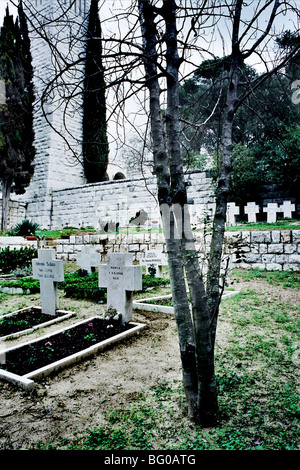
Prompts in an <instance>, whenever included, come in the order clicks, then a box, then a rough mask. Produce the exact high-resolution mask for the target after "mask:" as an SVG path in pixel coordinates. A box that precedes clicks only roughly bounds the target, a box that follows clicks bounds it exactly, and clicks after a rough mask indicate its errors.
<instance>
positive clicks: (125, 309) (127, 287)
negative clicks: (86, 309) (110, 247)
mask: <svg viewBox="0 0 300 470" xmlns="http://www.w3.org/2000/svg"><path fill="white" fill-rule="evenodd" d="M132 261H133V257H132V255H131V254H130V253H124V254H123V253H108V254H107V264H106V265H103V264H100V266H99V268H98V269H99V283H98V285H99V287H106V288H107V308H110V307H112V308H114V309H116V310H117V312H118V313H120V314H121V315H122V319H121V323H122V324H124V323H128V322H130V321H132V297H133V291H135V290H141V289H142V266H133V264H132Z"/></svg>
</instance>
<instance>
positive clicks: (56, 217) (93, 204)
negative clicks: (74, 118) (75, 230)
mask: <svg viewBox="0 0 300 470" xmlns="http://www.w3.org/2000/svg"><path fill="white" fill-rule="evenodd" d="M186 182H187V185H188V198H189V201H188V202H189V209H190V214H191V219H192V223H193V224H194V225H195V226H196V225H198V226H199V225H201V219H203V217H204V215H203V214H204V213H208V214H212V213H213V210H214V196H213V192H212V186H211V180H210V178H209V176H208V175H207V173H206V172H203V171H190V172H188V173H187V174H186ZM156 195H157V188H156V179H155V177H150V178H147V179H146V180H145V179H144V178H134V179H130V180H119V181H106V182H103V183H95V184H86V185H84V186H78V187H73V188H67V189H62V190H58V191H53V194H52V219H51V227H52V228H60V227H62V226H75V227H82V226H85V227H86V226H92V227H94V228H99V226H100V225H101V223H105V222H113V223H114V224H116V223H119V224H120V226H127V225H128V223H129V220H130V219H131V218H132V217H134V216H135V215H136V213H137V212H138V211H140V210H142V209H143V210H145V211H146V212H147V213H148V216H149V222H150V223H151V221H158V220H159V219H160V215H159V209H158V203H157V197H156Z"/></svg>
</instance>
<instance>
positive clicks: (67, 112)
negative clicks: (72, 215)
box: [22, 0, 90, 228]
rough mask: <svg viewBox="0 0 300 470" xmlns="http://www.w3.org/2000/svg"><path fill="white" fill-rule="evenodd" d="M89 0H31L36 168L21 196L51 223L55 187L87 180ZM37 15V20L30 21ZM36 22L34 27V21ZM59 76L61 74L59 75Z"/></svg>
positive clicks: (32, 214) (33, 214)
mask: <svg viewBox="0 0 300 470" xmlns="http://www.w3.org/2000/svg"><path fill="white" fill-rule="evenodd" d="M89 7H90V0H76V1H75V2H74V0H29V1H26V2H24V9H25V12H26V14H27V15H28V16H29V18H30V21H28V28H29V35H30V40H31V52H32V62H33V68H34V85H35V96H36V103H35V113H34V131H35V147H36V151H37V153H36V158H35V172H34V175H33V177H32V181H31V183H30V185H29V187H28V189H27V191H26V194H25V195H23V196H22V200H23V201H25V202H26V203H27V211H26V218H27V219H30V220H34V221H35V222H37V223H39V224H40V226H41V227H43V228H49V227H50V226H51V211H52V207H51V205H52V203H51V200H52V199H51V193H52V191H54V190H57V189H65V188H69V187H74V186H80V185H83V184H85V182H86V180H85V177H84V173H83V167H82V164H81V161H82V160H81V152H82V150H81V140H82V139H81V136H82V111H81V110H82V106H81V105H82V101H81V93H80V92H81V91H82V86H83V70H84V65H83V62H82V61H81V62H78V64H77V65H76V66H73V67H70V68H69V69H68V67H67V69H68V70H67V71H64V70H65V69H66V65H67V64H70V63H72V62H74V61H78V59H79V58H80V57H84V55H83V52H84V39H85V35H86V27H87V18H88V12H89ZM31 21H32V23H31ZM32 25H34V27H33V26H32ZM57 76H58V79H57V78H56V77H57Z"/></svg>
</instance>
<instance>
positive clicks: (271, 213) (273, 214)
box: [263, 202, 279, 224]
mask: <svg viewBox="0 0 300 470" xmlns="http://www.w3.org/2000/svg"><path fill="white" fill-rule="evenodd" d="M263 211H264V212H266V213H267V222H268V224H271V223H274V222H276V220H277V212H279V208H278V204H277V202H269V203H268V204H267V207H264V208H263Z"/></svg>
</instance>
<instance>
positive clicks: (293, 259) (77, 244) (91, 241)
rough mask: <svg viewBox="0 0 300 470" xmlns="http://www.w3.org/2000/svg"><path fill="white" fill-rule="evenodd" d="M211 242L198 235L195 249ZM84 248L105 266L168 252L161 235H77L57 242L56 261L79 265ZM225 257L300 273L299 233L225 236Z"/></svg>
mask: <svg viewBox="0 0 300 470" xmlns="http://www.w3.org/2000/svg"><path fill="white" fill-rule="evenodd" d="M209 238H210V237H209V236H207V237H206V238H205V240H204V239H203V234H202V233H195V245H196V249H197V251H198V252H199V255H200V256H203V253H204V252H205V247H206V246H209V242H210V240H209ZM84 245H90V246H91V247H93V248H94V249H95V250H96V251H97V252H99V253H101V255H102V261H103V262H105V261H106V254H107V253H110V252H115V253H132V255H133V259H134V260H135V261H137V259H138V253H140V252H145V251H148V250H161V251H162V252H166V246H165V241H164V236H163V234H162V233H134V234H116V235H115V234H100V235H79V236H77V235H74V236H70V238H69V239H68V240H57V241H56V250H57V258H58V259H63V260H65V261H76V258H77V253H78V252H80V251H81V250H82V247H83V246H84ZM224 253H228V254H230V255H231V261H232V267H241V268H244V269H249V268H259V269H267V270H277V271H286V270H290V269H292V270H299V269H300V230H282V231H281V230H273V231H241V232H226V235H225V243H224Z"/></svg>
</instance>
